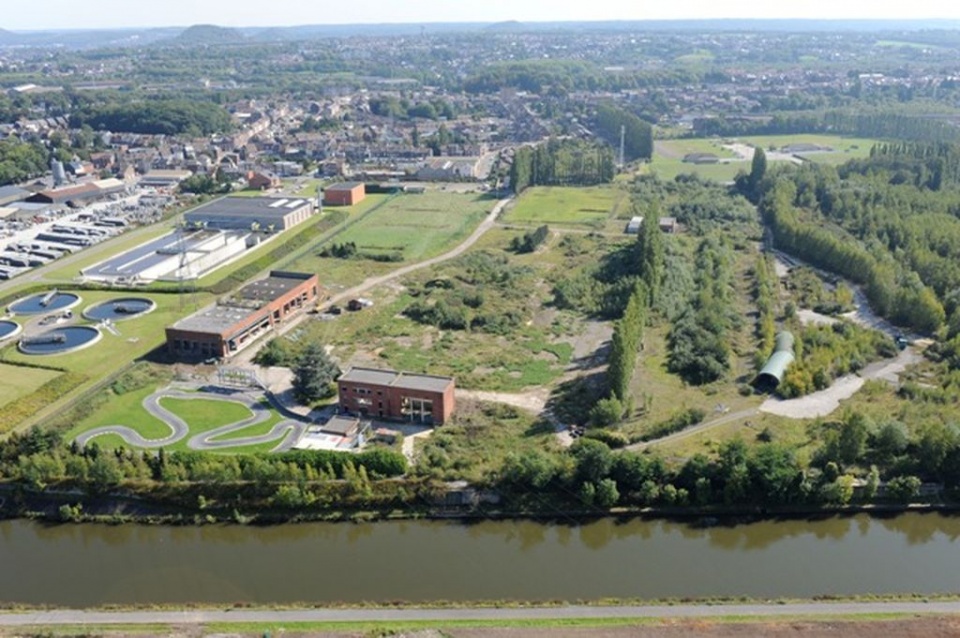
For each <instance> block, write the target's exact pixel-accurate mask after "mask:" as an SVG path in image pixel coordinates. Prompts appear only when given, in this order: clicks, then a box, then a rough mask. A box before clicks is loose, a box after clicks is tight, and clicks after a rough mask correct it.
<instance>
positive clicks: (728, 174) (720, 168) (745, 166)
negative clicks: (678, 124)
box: [647, 155, 750, 182]
mask: <svg viewBox="0 0 960 638" xmlns="http://www.w3.org/2000/svg"><path fill="white" fill-rule="evenodd" d="M647 170H648V171H649V172H650V173H653V174H655V175H656V176H657V177H659V178H660V179H662V180H668V181H669V180H673V179H674V178H676V177H677V175H697V176H699V177H702V178H703V179H709V180H713V181H715V182H732V181H733V178H734V177H736V176H737V173H738V172H740V171H749V170H750V162H743V161H729V162H725V163H722V164H689V163H686V162H684V161H682V160H679V159H667V158H663V157H660V156H657V155H654V158H653V161H651V162H650V164H649V166H648V167H647Z"/></svg>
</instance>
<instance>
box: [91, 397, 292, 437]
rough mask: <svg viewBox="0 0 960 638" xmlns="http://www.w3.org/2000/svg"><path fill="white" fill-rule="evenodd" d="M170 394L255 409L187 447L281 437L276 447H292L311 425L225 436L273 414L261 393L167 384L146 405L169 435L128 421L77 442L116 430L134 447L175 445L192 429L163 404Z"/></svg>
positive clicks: (280, 424) (281, 424) (286, 424)
mask: <svg viewBox="0 0 960 638" xmlns="http://www.w3.org/2000/svg"><path fill="white" fill-rule="evenodd" d="M166 397H171V398H176V399H215V400H217V401H230V402H231V403H237V404H240V405H242V406H244V407H246V408H247V409H249V410H250V411H251V412H252V413H253V414H252V415H251V416H250V417H248V418H246V419H243V420H242V421H237V422H236V423H230V424H227V425H224V426H221V427H219V428H216V429H214V430H210V431H208V432H203V433H200V434H197V435H194V436H193V437H192V438H190V439H189V440H188V441H187V447H189V448H190V449H191V450H206V451H210V450H219V449H223V448H232V447H241V446H247V445H259V444H261V443H270V442H273V441H277V440H280V443H279V445H278V446H277V448H276V451H282V450H288V449H290V447H291V446H293V444H294V443H296V441H297V440H298V439H299V438H300V436H301V435H302V434H303V433H304V431H305V430H306V428H307V425H308V424H307V423H306V422H304V421H294V420H293V419H285V420H283V421H280V422H278V423H276V424H274V425H273V427H271V428H270V431H269V432H267V433H266V434H260V435H257V436H245V437H239V438H230V439H223V438H222V437H225V436H228V435H230V434H232V433H234V432H239V431H241V430H244V429H246V428H249V427H251V426H254V425H257V424H258V423H263V422H264V421H266V420H267V419H269V418H270V410H269V409H268V408H266V407H265V406H264V405H263V404H262V403H260V401H259V400H258V398H257V397H254V396H251V395H247V394H240V393H237V394H230V395H228V396H224V395H223V394H219V393H214V392H183V391H180V390H175V389H169V388H167V389H162V390H159V391H157V392H154V393H153V394H151V395H150V396H148V397H147V398H145V399H144V400H143V407H144V409H145V410H146V411H147V412H148V413H149V414H151V415H152V416H154V417H156V418H157V419H159V420H160V421H162V422H163V423H165V424H166V425H168V426H169V427H170V430H171V432H170V434H169V435H167V436H165V437H162V438H159V439H147V438H144V437H143V436H142V435H141V434H140V433H139V432H137V431H136V430H134V429H133V428H130V427H127V426H125V425H108V426H104V427H99V428H95V429H93V430H89V431H87V432H84V433H83V434H81V435H80V436H78V437H77V439H76V441H77V444H78V445H81V446H82V445H86V444H87V443H89V442H90V441H91V440H93V439H95V438H96V437H98V436H102V435H104V434H116V435H117V436H119V437H120V438H122V439H123V440H124V441H125V442H126V443H127V444H129V445H132V446H134V447H140V448H151V449H155V448H160V447H164V446H168V445H173V444H174V443H176V442H178V441H180V440H181V439H183V438H184V437H186V436H187V435H188V434H189V433H190V427H189V426H188V425H187V424H186V423H185V422H184V420H183V419H181V418H180V417H178V416H177V415H176V414H174V413H173V412H170V411H169V410H167V409H166V408H164V407H163V406H162V405H160V399H163V398H166Z"/></svg>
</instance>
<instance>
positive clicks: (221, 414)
mask: <svg viewBox="0 0 960 638" xmlns="http://www.w3.org/2000/svg"><path fill="white" fill-rule="evenodd" d="M160 406H161V407H163V408H164V409H166V410H170V411H171V412H173V413H174V414H176V415H177V416H178V417H180V418H181V419H183V420H184V421H186V423H187V425H189V426H190V435H189V436H186V437H184V438H182V439H180V440H179V441H177V442H176V443H174V444H173V445H171V446H170V449H171V450H187V449H189V448H188V447H187V441H188V440H189V439H190V437H193V436H195V435H197V434H203V433H204V432H209V431H210V430H215V429H216V428H219V427H222V426H224V425H230V424H231V423H237V422H238V421H243V420H244V419H249V418H250V417H252V416H253V412H251V411H250V409H249V408H248V407H246V406H245V405H241V404H239V403H234V402H233V401H218V400H216V399H206V398H197V399H179V398H173V397H164V398H162V399H160Z"/></svg>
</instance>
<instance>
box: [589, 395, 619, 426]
mask: <svg viewBox="0 0 960 638" xmlns="http://www.w3.org/2000/svg"><path fill="white" fill-rule="evenodd" d="M622 416H623V404H622V403H620V400H619V399H617V397H616V396H611V397H608V398H606V399H600V400H599V401H597V403H596V405H594V406H593V408H592V409H591V410H590V425H594V426H597V427H601V428H603V427H607V426H609V425H614V424H616V423H619V422H620V418H621V417H622Z"/></svg>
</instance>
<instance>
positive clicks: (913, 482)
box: [887, 476, 921, 503]
mask: <svg viewBox="0 0 960 638" xmlns="http://www.w3.org/2000/svg"><path fill="white" fill-rule="evenodd" d="M920 485H921V483H920V479H918V478H917V477H916V476H898V477H896V478H893V479H890V480H889V481H888V482H887V494H889V495H890V498H892V499H894V500H897V501H900V502H903V503H909V502H911V501H912V500H913V499H914V498H916V497H917V496H920Z"/></svg>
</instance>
